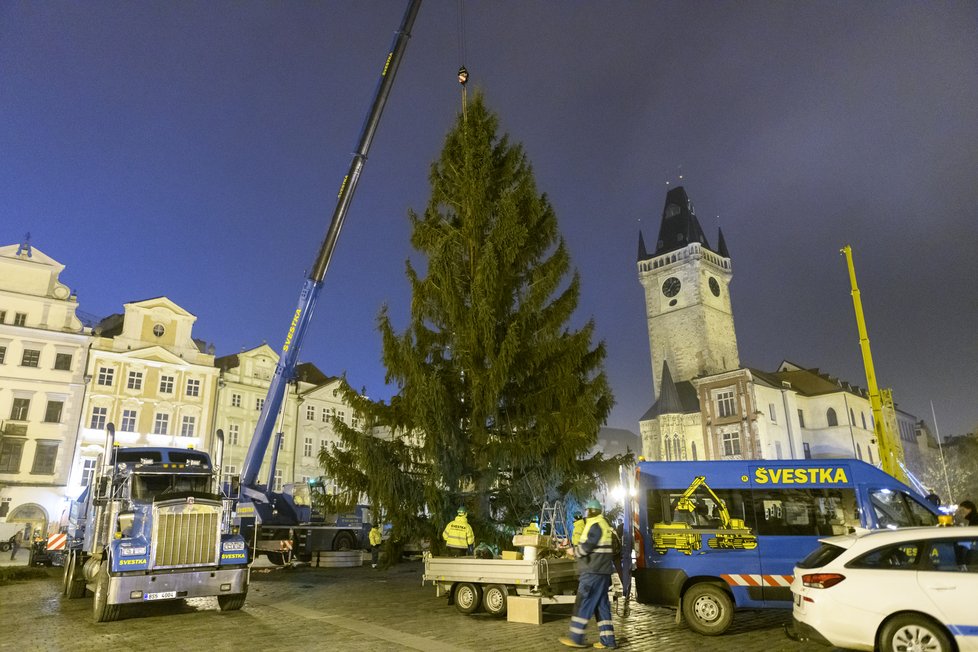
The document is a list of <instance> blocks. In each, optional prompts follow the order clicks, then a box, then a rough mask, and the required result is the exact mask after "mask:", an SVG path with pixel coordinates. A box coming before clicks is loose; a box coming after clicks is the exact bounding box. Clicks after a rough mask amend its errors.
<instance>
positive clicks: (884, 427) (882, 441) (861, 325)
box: [841, 245, 907, 482]
mask: <svg viewBox="0 0 978 652" xmlns="http://www.w3.org/2000/svg"><path fill="white" fill-rule="evenodd" d="M841 252H842V254H843V255H845V257H846V264H848V266H849V280H850V281H851V282H852V306H853V309H854V310H855V312H856V328H857V329H858V330H859V347H860V349H862V354H863V366H865V367H866V386H867V388H868V389H869V404H870V406H871V407H872V410H873V428H874V429H875V431H876V441H877V443H878V444H879V447H880V458H881V459H880V461H881V463H882V465H883V470H884V471H886V472H887V473H889V474H890V475H892V476H893V477H894V478H897V479H898V480H900V481H902V482H906V481H907V478H906V476H905V475H904V473H903V469H902V468H901V463H902V462H903V447H902V446H901V445H900V438H899V437H897V436H896V428H895V424H893V423H891V420H890V419H889V415H886V416H884V413H883V397H882V395H881V393H880V389H879V386H878V385H877V384H876V371H875V369H874V368H873V354H872V352H871V351H870V350H869V334H868V333H867V332H866V319H865V318H864V317H863V302H862V299H860V298H859V287H858V286H857V285H856V268H855V267H854V266H853V264H852V247H850V246H849V245H846V246H844V247H843V248H842V249H841ZM884 391H885V392H886V394H887V398H888V399H890V391H889V390H884ZM887 403H888V405H887V408H888V410H889V412H890V413H891V414H892V413H893V412H892V411H893V403H892V399H890V400H888V401H887Z"/></svg>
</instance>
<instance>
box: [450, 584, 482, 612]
mask: <svg viewBox="0 0 978 652" xmlns="http://www.w3.org/2000/svg"><path fill="white" fill-rule="evenodd" d="M480 602H482V587H480V586H479V585H478V584H472V583H470V582H462V583H461V584H459V585H458V586H456V587H455V608H456V609H458V611H459V612H460V613H463V614H471V613H475V611H476V610H477V609H478V608H479V603H480Z"/></svg>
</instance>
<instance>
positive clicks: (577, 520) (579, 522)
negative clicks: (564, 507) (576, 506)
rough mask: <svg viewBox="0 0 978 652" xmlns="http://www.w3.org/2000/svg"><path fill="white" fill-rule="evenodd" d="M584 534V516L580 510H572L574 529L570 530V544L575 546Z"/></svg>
mask: <svg viewBox="0 0 978 652" xmlns="http://www.w3.org/2000/svg"><path fill="white" fill-rule="evenodd" d="M583 534H584V516H583V515H582V514H581V513H580V512H574V530H573V531H572V532H571V545H572V546H576V545H577V544H579V543H580V542H581V536H582V535H583Z"/></svg>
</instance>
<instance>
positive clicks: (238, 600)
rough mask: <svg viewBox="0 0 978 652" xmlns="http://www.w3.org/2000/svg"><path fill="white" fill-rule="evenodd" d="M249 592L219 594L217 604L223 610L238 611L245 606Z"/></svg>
mask: <svg viewBox="0 0 978 652" xmlns="http://www.w3.org/2000/svg"><path fill="white" fill-rule="evenodd" d="M247 596H248V594H247V593H235V594H233V595H219V596H217V606H218V607H219V608H220V610H221V611H237V610H238V609H240V608H241V607H243V606H244V603H245V598H246V597H247Z"/></svg>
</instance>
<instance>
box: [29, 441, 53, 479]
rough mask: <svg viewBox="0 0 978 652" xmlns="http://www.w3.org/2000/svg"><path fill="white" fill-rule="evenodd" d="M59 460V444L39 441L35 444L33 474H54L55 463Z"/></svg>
mask: <svg viewBox="0 0 978 652" xmlns="http://www.w3.org/2000/svg"><path fill="white" fill-rule="evenodd" d="M57 459H58V442H56V441H38V442H35V443H34V466H32V467H31V473H37V474H39V475H50V474H52V473H54V463H55V462H56V461H57Z"/></svg>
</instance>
